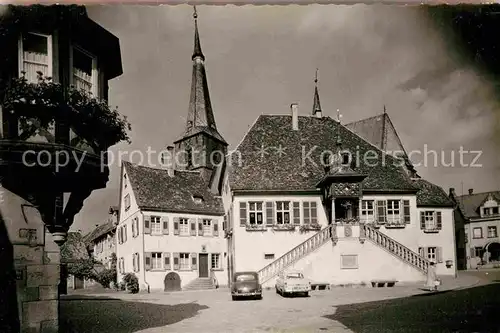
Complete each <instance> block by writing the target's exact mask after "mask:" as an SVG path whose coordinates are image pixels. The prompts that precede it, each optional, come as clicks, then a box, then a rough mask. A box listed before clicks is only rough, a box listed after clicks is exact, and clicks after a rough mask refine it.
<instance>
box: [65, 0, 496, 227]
mask: <svg viewBox="0 0 500 333" xmlns="http://www.w3.org/2000/svg"><path fill="white" fill-rule="evenodd" d="M197 11H198V26H199V31H200V38H201V46H202V50H203V52H204V54H205V57H206V61H205V66H206V71H207V76H208V85H209V88H210V97H211V100H212V107H213V110H214V115H215V119H216V122H217V126H218V129H219V132H220V133H221V134H222V135H223V137H224V138H225V139H226V141H227V142H228V143H229V145H230V146H229V149H234V148H235V147H236V145H237V144H238V143H239V142H240V141H241V139H242V138H243V136H244V134H245V133H246V131H247V130H248V129H249V128H250V126H251V125H252V124H253V122H254V121H255V119H256V118H257V117H258V116H259V115H260V114H289V113H290V110H289V108H290V104H291V103H298V104H299V114H301V115H308V114H311V112H312V102H313V92H314V75H315V71H316V68H319V77H318V78H319V82H318V84H319V92H320V98H321V106H322V109H323V115H326V116H331V117H336V110H337V109H339V110H340V113H341V114H342V122H346V123H347V122H351V121H355V120H359V119H363V118H366V117H371V116H374V115H377V114H380V113H382V112H383V107H384V105H385V106H386V109H387V112H388V114H389V116H390V117H391V119H392V122H393V124H394V126H395V128H396V130H397V132H398V134H399V136H400V138H401V140H402V142H403V145H404V147H405V149H406V150H407V151H419V152H421V153H422V154H425V152H426V151H427V152H429V151H430V150H434V151H436V153H437V160H436V161H435V162H436V163H434V159H435V157H434V155H433V154H432V153H428V154H430V155H427V156H428V159H427V164H426V165H423V164H424V163H423V162H425V161H424V160H423V158H419V155H416V156H417V158H416V161H414V162H416V163H417V164H418V163H420V166H418V165H417V171H418V172H419V174H420V175H421V176H422V177H423V178H425V179H427V180H429V181H431V182H433V183H435V184H437V185H440V186H441V187H442V188H443V189H444V190H445V191H447V192H448V190H449V188H450V187H454V188H455V189H456V192H457V194H461V193H462V188H463V190H464V192H467V190H468V189H469V188H473V189H474V192H482V191H490V190H498V189H500V176H499V171H500V160H499V157H498V155H497V154H495V152H496V150H497V149H498V148H499V147H498V141H495V138H494V135H493V134H494V129H495V128H496V126H498V122H499V117H498V116H499V113H498V111H499V106H498V101H497V100H496V99H495V91H494V85H493V84H492V83H491V82H490V80H489V79H488V78H486V77H485V76H484V75H483V74H481V72H480V71H479V70H477V69H476V68H475V67H474V66H473V65H472V64H469V63H467V62H464V61H462V60H461V59H459V58H460V57H458V56H457V51H456V50H454V49H453V48H450V45H449V41H448V40H447V38H448V36H446V35H445V34H443V33H441V32H439V31H438V30H437V29H436V25H435V23H434V22H432V21H431V20H430V19H429V17H428V15H426V14H425V12H424V11H422V10H421V9H420V8H419V7H409V6H406V7H402V6H401V7H399V6H383V5H362V4H359V5H352V6H347V5H327V6H324V5H307V6H298V5H290V6H251V5H247V6H230V5H227V6H197ZM88 13H89V16H90V17H91V18H92V19H93V20H95V21H96V22H98V23H99V24H100V25H102V26H103V27H104V28H106V29H108V30H109V31H110V32H112V33H113V34H115V35H116V36H117V37H118V38H119V39H120V45H121V53H122V63H123V70H124V73H123V75H122V76H120V77H118V78H116V79H113V80H112V81H110V90H109V102H110V104H111V105H113V106H118V110H119V112H120V113H121V114H123V115H126V116H127V117H128V120H129V121H130V123H131V124H132V131H131V133H130V137H131V140H132V144H127V143H120V144H118V145H116V146H114V147H112V148H110V151H111V152H112V153H113V154H114V156H116V159H115V161H114V162H113V163H112V165H111V166H110V171H111V173H110V180H109V182H108V184H107V187H106V189H102V190H97V191H94V192H93V193H92V194H91V196H90V197H89V198H88V199H87V200H86V201H85V203H84V207H83V209H82V210H81V212H80V213H79V214H78V215H77V216H76V218H75V222H74V224H73V226H72V228H71V229H72V230H82V231H83V232H84V233H85V232H88V231H90V229H92V228H93V227H94V226H95V225H96V224H101V223H103V222H105V220H106V218H107V213H108V208H109V206H111V205H117V204H118V202H119V190H118V186H119V170H120V169H119V168H120V161H119V159H118V154H119V152H121V154H122V159H123V160H130V161H131V162H134V163H140V162H141V161H140V158H139V157H138V156H139V155H138V154H136V155H130V152H132V151H141V152H142V153H143V154H146V151H147V149H148V147H150V149H152V150H156V151H160V150H162V149H164V148H165V147H166V146H168V145H170V144H172V142H173V140H174V139H175V138H177V137H178V136H179V135H180V134H181V133H182V131H183V128H184V126H185V122H186V117H187V112H188V104H189V94H190V85H191V71H192V62H191V55H192V52H193V39H194V37H193V36H194V21H193V17H192V13H193V9H192V7H190V6H188V5H177V6H132V5H120V6H119V5H108V6H94V7H89V9H88ZM460 149H462V150H464V151H469V152H468V153H464V156H465V158H464V159H463V163H461V162H460V156H459V151H460ZM475 151H479V152H481V153H480V154H479V153H476V152H475ZM476 156H477V159H476V161H474V164H472V162H473V160H474V159H475V158H476ZM442 158H444V162H445V163H446V164H448V165H449V164H450V163H451V162H454V163H453V164H454V165H453V166H452V167H449V166H444V165H443V163H442V160H441V159H442ZM146 162H147V160H145V161H144V162H143V163H142V164H144V165H146V164H147V163H146ZM471 164H472V165H471Z"/></svg>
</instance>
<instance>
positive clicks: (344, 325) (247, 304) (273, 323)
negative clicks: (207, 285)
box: [61, 272, 500, 333]
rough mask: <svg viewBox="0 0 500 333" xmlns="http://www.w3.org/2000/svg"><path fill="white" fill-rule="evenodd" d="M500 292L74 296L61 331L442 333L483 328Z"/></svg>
mask: <svg viewBox="0 0 500 333" xmlns="http://www.w3.org/2000/svg"><path fill="white" fill-rule="evenodd" d="M494 276H496V275H490V276H489V278H490V280H492V281H493V280H494V279H497V278H495V277H494ZM479 278H480V279H482V280H484V278H485V274H484V272H478V273H476V272H473V273H472V274H464V275H463V276H462V275H461V277H460V278H459V279H457V280H453V281H445V285H444V286H443V291H446V290H447V289H450V288H453V289H455V288H461V287H467V286H472V285H479V284H480V280H479ZM499 289H500V284H496V285H490V286H480V287H476V288H473V289H466V290H458V291H450V292H443V293H438V294H435V295H429V294H428V293H427V292H425V291H422V290H420V289H419V286H416V285H410V286H401V287H394V288H333V289H332V290H330V291H317V292H314V293H313V294H312V295H311V297H309V298H283V297H281V296H279V295H277V294H276V293H275V292H274V290H268V291H265V293H264V299H263V300H260V301H258V300H256V301H251V300H250V301H236V302H233V301H231V297H230V295H229V292H228V290H225V289H221V290H216V291H193V292H178V293H155V294H136V295H131V294H126V293H122V292H111V293H106V294H98V295H97V294H96V295H85V296H78V295H72V296H65V297H63V298H62V301H61V326H62V329H63V331H64V332H78V333H79V332H86V333H87V332H88V333H90V332H151V333H152V332H179V333H182V332H356V333H359V332H411V331H412V330H413V331H415V332H416V331H418V332H423V331H425V330H420V329H421V328H422V327H423V326H422V324H425V322H426V321H427V318H431V319H432V320H431V321H432V322H433V323H436V325H437V326H435V325H434V326H432V325H431V326H429V329H432V330H431V331H436V329H437V331H440V332H442V331H448V330H447V329H446V328H445V327H444V326H439V325H446V323H449V319H446V318H448V317H449V318H453V320H454V324H456V325H455V327H458V326H457V325H458V324H459V323H460V322H461V321H460V320H459V319H460V318H462V316H465V315H468V316H472V317H473V318H472V319H473V320H472V321H471V322H469V324H470V325H474V324H476V325H477V320H475V319H474V318H476V319H477V311H483V312H480V313H483V314H485V313H487V314H489V313H490V312H488V311H489V310H488V309H490V307H491V306H492V305H494V304H490V303H491V302H490V303H488V304H487V305H486V307H487V309H486V310H484V309H483V310H481V309H477V307H478V302H479V303H480V302H486V301H488V297H489V296H491V295H498V292H499V291H500V290H499ZM493 292H494V294H493ZM418 295H420V296H418ZM406 296H412V297H406ZM402 297H404V298H403V299H397V300H394V299H396V298H402ZM490 298H491V297H490ZM466 299H468V300H467V301H466ZM491 299H493V298H491ZM366 302H371V303H366ZM381 302H382V303H381ZM359 303H364V304H359ZM353 304H358V305H353ZM496 305H497V306H498V305H500V304H496ZM385 309H388V310H385ZM442 309H443V310H442ZM360 310H361V311H360ZM471 311H472V312H471ZM484 311H486V312H484ZM414 312H415V313H414ZM464 318H465V317H464ZM440 320H441V321H440ZM457 320H458V321H457ZM465 320H466V319H465ZM395 323H398V324H395ZM471 323H472V324H471ZM464 325H466V324H464ZM470 325H469V326H470ZM424 326H425V325H424ZM460 327H461V326H460ZM463 327H468V326H463ZM477 331H481V332H486V331H487V330H486V331H485V330H477ZM450 332H451V331H450Z"/></svg>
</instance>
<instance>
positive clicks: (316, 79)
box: [314, 68, 318, 83]
mask: <svg viewBox="0 0 500 333" xmlns="http://www.w3.org/2000/svg"><path fill="white" fill-rule="evenodd" d="M314 83H318V68H316V76H315V77H314Z"/></svg>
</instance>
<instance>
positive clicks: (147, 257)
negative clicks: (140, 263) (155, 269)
mask: <svg viewBox="0 0 500 333" xmlns="http://www.w3.org/2000/svg"><path fill="white" fill-rule="evenodd" d="M144 265H145V266H146V270H147V271H150V270H151V252H145V253H144Z"/></svg>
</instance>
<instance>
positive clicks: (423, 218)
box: [420, 212, 425, 230]
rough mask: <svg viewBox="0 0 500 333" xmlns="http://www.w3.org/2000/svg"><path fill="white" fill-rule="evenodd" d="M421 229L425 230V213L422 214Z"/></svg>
mask: <svg viewBox="0 0 500 333" xmlns="http://www.w3.org/2000/svg"><path fill="white" fill-rule="evenodd" d="M420 229H422V230H425V212H420Z"/></svg>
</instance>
